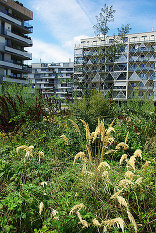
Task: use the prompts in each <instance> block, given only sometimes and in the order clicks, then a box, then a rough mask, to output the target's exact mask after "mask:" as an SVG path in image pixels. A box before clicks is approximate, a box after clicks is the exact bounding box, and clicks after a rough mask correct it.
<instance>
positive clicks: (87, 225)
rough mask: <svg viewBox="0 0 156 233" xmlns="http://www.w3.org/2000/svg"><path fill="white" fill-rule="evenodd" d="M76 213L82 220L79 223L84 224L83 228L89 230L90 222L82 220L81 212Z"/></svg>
mask: <svg viewBox="0 0 156 233" xmlns="http://www.w3.org/2000/svg"><path fill="white" fill-rule="evenodd" d="M76 213H77V216H78V218H79V220H80V222H79V223H80V224H82V226H83V227H82V228H85V227H87V228H88V227H89V224H88V222H87V221H86V220H83V219H82V216H81V214H80V212H79V211H77V212H76Z"/></svg>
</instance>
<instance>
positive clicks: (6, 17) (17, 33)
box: [0, 0, 33, 84]
mask: <svg viewBox="0 0 156 233" xmlns="http://www.w3.org/2000/svg"><path fill="white" fill-rule="evenodd" d="M32 19H33V12H32V11H31V10H29V9H27V8H25V7H24V6H23V4H22V3H19V2H18V1H13V0H0V83H2V82H16V83H23V84H25V83H27V80H26V79H25V78H24V77H23V76H24V74H26V73H29V72H30V67H29V66H28V65H25V64H24V61H25V60H31V59H32V54H31V53H29V52H27V51H25V47H31V46H32V39H31V38H30V36H29V34H30V33H32V30H33V28H32V26H31V25H30V24H29V20H32Z"/></svg>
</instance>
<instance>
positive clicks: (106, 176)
mask: <svg viewBox="0 0 156 233" xmlns="http://www.w3.org/2000/svg"><path fill="white" fill-rule="evenodd" d="M102 177H104V178H106V179H108V171H104V172H103V173H102Z"/></svg>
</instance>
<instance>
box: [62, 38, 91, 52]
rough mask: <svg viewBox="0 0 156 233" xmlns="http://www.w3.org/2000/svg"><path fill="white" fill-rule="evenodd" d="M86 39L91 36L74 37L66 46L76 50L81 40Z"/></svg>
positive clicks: (65, 43)
mask: <svg viewBox="0 0 156 233" xmlns="http://www.w3.org/2000/svg"><path fill="white" fill-rule="evenodd" d="M86 38H89V36H85V35H79V36H74V37H73V38H72V39H71V40H67V41H65V42H64V46H65V47H69V48H73V49H74V45H75V44H79V43H80V41H81V39H86Z"/></svg>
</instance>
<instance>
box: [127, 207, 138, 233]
mask: <svg viewBox="0 0 156 233" xmlns="http://www.w3.org/2000/svg"><path fill="white" fill-rule="evenodd" d="M127 214H128V218H129V220H130V222H131V223H132V224H133V226H134V230H135V233H137V225H136V222H135V219H134V217H133V215H132V214H131V213H130V212H129V210H128V209H127Z"/></svg>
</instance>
